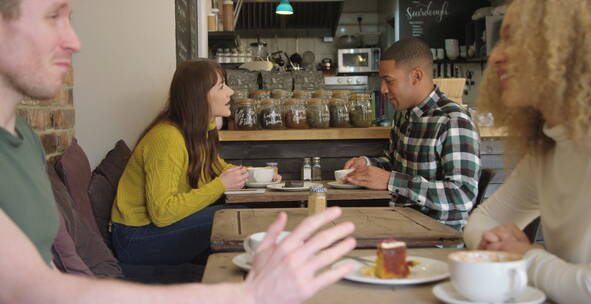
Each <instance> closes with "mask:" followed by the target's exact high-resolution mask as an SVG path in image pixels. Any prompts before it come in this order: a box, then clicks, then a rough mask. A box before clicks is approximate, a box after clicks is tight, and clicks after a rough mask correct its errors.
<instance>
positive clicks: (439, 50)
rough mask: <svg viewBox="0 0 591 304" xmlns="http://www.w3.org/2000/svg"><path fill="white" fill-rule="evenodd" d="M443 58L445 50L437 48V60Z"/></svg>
mask: <svg viewBox="0 0 591 304" xmlns="http://www.w3.org/2000/svg"><path fill="white" fill-rule="evenodd" d="M443 59H445V50H444V49H437V60H443Z"/></svg>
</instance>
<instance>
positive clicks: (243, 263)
mask: <svg viewBox="0 0 591 304" xmlns="http://www.w3.org/2000/svg"><path fill="white" fill-rule="evenodd" d="M232 263H234V265H236V266H237V267H238V268H240V269H242V270H246V271H249V270H250V267H252V261H251V258H250V255H249V254H248V253H246V252H245V253H241V254H239V255H237V256H235V257H234V258H233V259H232Z"/></svg>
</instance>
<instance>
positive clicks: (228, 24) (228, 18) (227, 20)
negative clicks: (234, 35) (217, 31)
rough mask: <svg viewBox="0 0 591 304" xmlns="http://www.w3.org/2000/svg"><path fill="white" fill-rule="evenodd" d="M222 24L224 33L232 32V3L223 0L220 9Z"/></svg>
mask: <svg viewBox="0 0 591 304" xmlns="http://www.w3.org/2000/svg"><path fill="white" fill-rule="evenodd" d="M222 9H223V10H222V18H223V20H222V23H223V27H224V31H233V30H234V2H233V1H232V0H224V2H223V7H222Z"/></svg>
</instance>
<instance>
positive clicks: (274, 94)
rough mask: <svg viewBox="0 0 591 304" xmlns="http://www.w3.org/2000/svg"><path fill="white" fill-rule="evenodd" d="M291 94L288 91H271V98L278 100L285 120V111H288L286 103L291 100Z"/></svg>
mask: <svg viewBox="0 0 591 304" xmlns="http://www.w3.org/2000/svg"><path fill="white" fill-rule="evenodd" d="M290 95H291V92H289V91H286V90H273V91H271V98H273V99H275V100H277V102H278V103H279V107H280V108H281V116H283V118H284V119H285V111H286V110H287V105H286V101H287V99H289V96H290Z"/></svg>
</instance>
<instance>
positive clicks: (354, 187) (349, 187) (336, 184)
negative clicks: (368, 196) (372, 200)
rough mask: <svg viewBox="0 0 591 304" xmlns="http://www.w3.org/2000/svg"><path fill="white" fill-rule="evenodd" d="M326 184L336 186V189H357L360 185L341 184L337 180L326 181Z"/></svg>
mask: <svg viewBox="0 0 591 304" xmlns="http://www.w3.org/2000/svg"><path fill="white" fill-rule="evenodd" d="M327 184H328V185H329V186H331V187H333V188H337V189H358V188H361V186H357V185H354V184H343V183H341V182H337V181H332V182H328V183H327Z"/></svg>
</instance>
